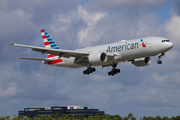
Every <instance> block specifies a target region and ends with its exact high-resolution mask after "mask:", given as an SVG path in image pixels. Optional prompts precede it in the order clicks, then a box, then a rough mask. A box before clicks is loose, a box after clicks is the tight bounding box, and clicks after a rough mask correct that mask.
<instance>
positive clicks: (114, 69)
mask: <svg viewBox="0 0 180 120" xmlns="http://www.w3.org/2000/svg"><path fill="white" fill-rule="evenodd" d="M116 66H117V64H113V65H112V67H113V68H112V70H111V71H109V72H108V75H109V76H110V75H112V76H114V75H115V74H117V73H120V69H116Z"/></svg>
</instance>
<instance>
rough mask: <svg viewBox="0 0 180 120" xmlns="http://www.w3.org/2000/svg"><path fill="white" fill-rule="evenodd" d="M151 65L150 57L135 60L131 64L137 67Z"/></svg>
mask: <svg viewBox="0 0 180 120" xmlns="http://www.w3.org/2000/svg"><path fill="white" fill-rule="evenodd" d="M150 63H151V58H150V57H143V58H137V59H134V60H133V61H132V64H133V65H135V66H137V67H143V66H147V65H149V64H150Z"/></svg>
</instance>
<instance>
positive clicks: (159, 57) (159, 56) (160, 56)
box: [157, 53, 165, 64]
mask: <svg viewBox="0 0 180 120" xmlns="http://www.w3.org/2000/svg"><path fill="white" fill-rule="evenodd" d="M164 55H165V54H164V53H160V54H159V55H158V60H157V64H162V60H160V59H161V58H162V56H164Z"/></svg>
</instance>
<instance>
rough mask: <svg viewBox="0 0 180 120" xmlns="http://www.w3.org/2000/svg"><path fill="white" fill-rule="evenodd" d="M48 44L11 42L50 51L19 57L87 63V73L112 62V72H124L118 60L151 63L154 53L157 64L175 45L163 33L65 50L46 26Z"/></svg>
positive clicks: (73, 65) (75, 65) (50, 62)
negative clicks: (37, 44) (34, 44)
mask: <svg viewBox="0 0 180 120" xmlns="http://www.w3.org/2000/svg"><path fill="white" fill-rule="evenodd" d="M41 35H42V38H43V41H44V45H45V47H36V46H29V45H22V44H15V43H10V45H15V46H20V47H25V48H30V49H32V50H33V51H37V52H41V53H42V54H45V53H46V54H48V57H47V58H25V57H18V58H19V59H27V60H38V61H42V63H43V64H47V65H53V66H58V67H65V68H81V67H87V69H86V70H84V71H83V74H87V75H89V74H90V73H92V72H95V70H96V69H95V68H94V67H92V66H102V67H107V66H112V70H111V71H109V72H108V75H112V76H113V75H114V74H117V73H120V69H117V68H116V67H117V64H118V63H121V62H126V61H129V62H131V63H132V64H133V65H135V66H137V67H141V66H147V65H149V64H150V63H151V58H150V57H151V56H158V60H157V64H161V63H162V61H161V60H160V59H161V57H162V56H164V55H165V52H167V51H168V50H170V49H171V48H172V47H173V43H172V42H170V40H168V39H167V38H163V37H145V38H139V39H133V40H128V41H126V40H122V41H119V42H115V43H110V44H104V45H99V46H94V47H88V48H83V49H77V50H63V49H60V48H59V47H58V45H57V44H56V43H55V41H54V40H53V39H52V38H51V36H50V35H49V34H48V33H47V31H46V30H45V29H42V30H41Z"/></svg>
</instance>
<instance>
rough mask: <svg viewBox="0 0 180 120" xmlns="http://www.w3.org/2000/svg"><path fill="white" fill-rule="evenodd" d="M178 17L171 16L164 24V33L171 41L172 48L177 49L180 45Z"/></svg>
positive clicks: (179, 18) (179, 17)
mask: <svg viewBox="0 0 180 120" xmlns="http://www.w3.org/2000/svg"><path fill="white" fill-rule="evenodd" d="M179 21H180V16H178V15H177V14H173V15H172V17H171V18H170V19H169V20H168V21H167V22H166V24H165V31H166V33H167V35H168V36H169V38H170V39H171V40H172V41H173V43H174V47H175V48H177V47H178V46H179V45H180V43H179V38H180V34H179V31H180V22H179Z"/></svg>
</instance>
